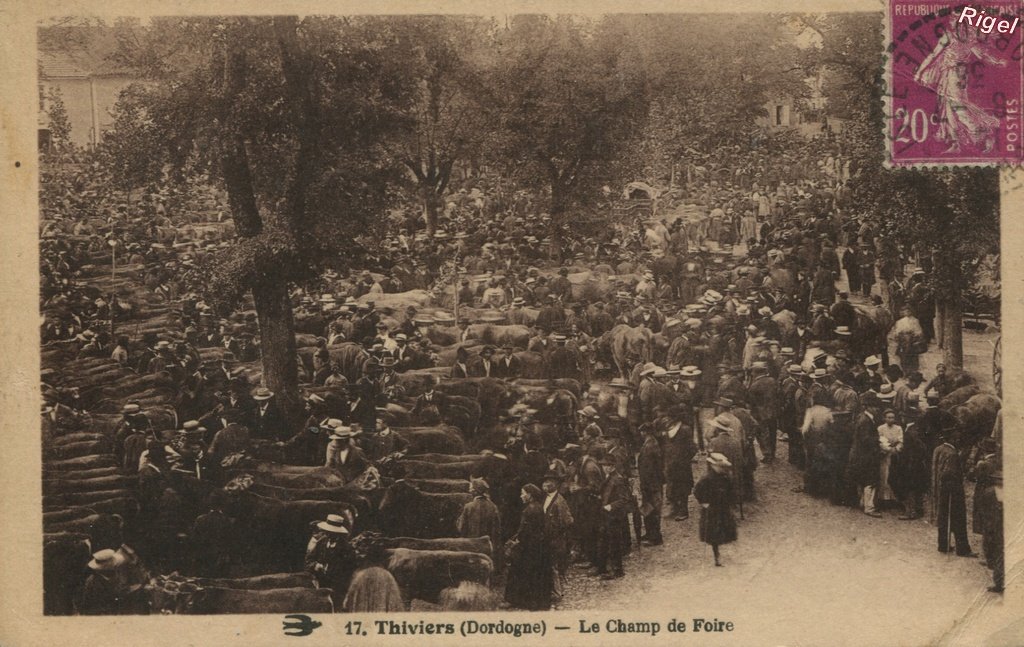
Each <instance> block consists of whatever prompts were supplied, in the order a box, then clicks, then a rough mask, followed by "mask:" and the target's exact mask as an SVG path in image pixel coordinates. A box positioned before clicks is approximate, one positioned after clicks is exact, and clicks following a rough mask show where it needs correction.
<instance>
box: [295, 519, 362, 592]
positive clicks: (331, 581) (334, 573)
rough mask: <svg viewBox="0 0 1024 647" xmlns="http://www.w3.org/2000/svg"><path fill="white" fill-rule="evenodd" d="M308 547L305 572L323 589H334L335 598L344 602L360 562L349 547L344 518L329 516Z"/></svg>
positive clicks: (320, 525) (319, 526)
mask: <svg viewBox="0 0 1024 647" xmlns="http://www.w3.org/2000/svg"><path fill="white" fill-rule="evenodd" d="M316 527H317V532H316V533H314V534H313V537H312V538H311V539H310V540H309V545H308V546H307V547H306V559H305V569H306V572H308V573H309V574H310V575H312V576H313V577H315V578H316V581H317V583H318V584H319V585H320V587H321V588H326V589H331V591H333V597H334V598H335V599H339V600H343V599H344V598H345V593H346V592H347V591H348V585H349V582H351V581H352V575H353V573H355V570H356V566H357V564H358V560H357V558H356V554H355V551H353V550H352V546H351V545H350V544H349V539H348V538H349V530H348V528H347V527H346V526H345V518H344V517H342V516H341V515H336V514H331V515H327V519H326V520H325V521H321V522H319V523H318V524H317V525H316Z"/></svg>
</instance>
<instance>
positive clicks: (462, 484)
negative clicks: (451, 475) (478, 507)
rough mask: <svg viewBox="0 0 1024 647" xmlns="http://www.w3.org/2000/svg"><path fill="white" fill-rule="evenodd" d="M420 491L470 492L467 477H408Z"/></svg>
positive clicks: (411, 483)
mask: <svg viewBox="0 0 1024 647" xmlns="http://www.w3.org/2000/svg"><path fill="white" fill-rule="evenodd" d="M406 482H408V483H409V484H410V485H412V486H413V487H415V488H416V489H417V490H419V491H420V492H469V481H467V480H465V479H406Z"/></svg>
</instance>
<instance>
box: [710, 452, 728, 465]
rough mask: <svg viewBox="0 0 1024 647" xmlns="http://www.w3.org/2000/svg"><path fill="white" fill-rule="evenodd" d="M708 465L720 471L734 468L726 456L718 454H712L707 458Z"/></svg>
mask: <svg viewBox="0 0 1024 647" xmlns="http://www.w3.org/2000/svg"><path fill="white" fill-rule="evenodd" d="M707 461H708V465H710V466H711V467H717V468H719V469H725V468H727V467H732V463H730V462H729V459H728V458H726V457H725V454H719V453H718V452H711V453H710V454H708V457H707Z"/></svg>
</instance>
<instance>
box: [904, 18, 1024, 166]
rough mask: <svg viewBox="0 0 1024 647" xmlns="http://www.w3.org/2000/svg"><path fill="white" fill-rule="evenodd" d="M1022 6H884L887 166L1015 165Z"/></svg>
mask: <svg viewBox="0 0 1024 647" xmlns="http://www.w3.org/2000/svg"><path fill="white" fill-rule="evenodd" d="M1021 7H1022V3H1021V0H984V2H977V3H974V4H971V3H963V2H958V3H955V4H954V3H952V2H950V3H921V2H911V1H908V0H889V2H888V6H887V11H886V16H885V29H886V58H885V66H886V67H885V73H886V79H885V81H886V86H885V99H886V101H885V103H886V114H885V117H886V121H885V129H886V142H887V149H888V156H887V157H888V159H887V162H888V164H889V165H891V166H904V167H905V166H976V165H995V164H1017V163H1020V161H1021V159H1022V152H1021V151H1022V148H1021V146H1022V141H1021V137H1022V135H1021V104H1022V98H1024V97H1022V94H1021V92H1022V82H1021V81H1022V78H1024V66H1022V59H1024V49H1022V41H1021V29H1022V24H1021V16H1022V12H1021Z"/></svg>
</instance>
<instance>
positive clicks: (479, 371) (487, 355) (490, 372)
mask: <svg viewBox="0 0 1024 647" xmlns="http://www.w3.org/2000/svg"><path fill="white" fill-rule="evenodd" d="M494 350H495V349H494V346H491V345H490V344H488V345H486V346H484V347H483V348H482V349H480V353H479V354H478V355H477V356H476V357H474V358H473V360H472V361H470V363H469V365H468V367H467V376H468V377H496V375H495V368H496V364H495V363H494Z"/></svg>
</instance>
